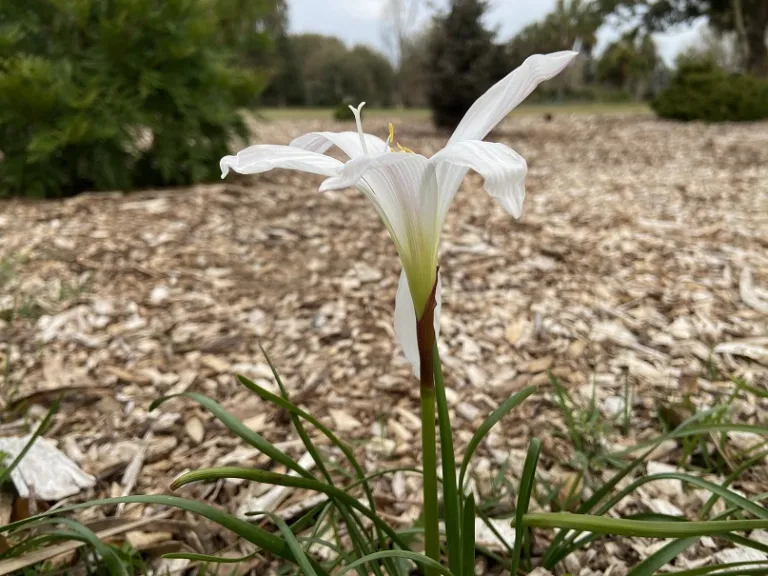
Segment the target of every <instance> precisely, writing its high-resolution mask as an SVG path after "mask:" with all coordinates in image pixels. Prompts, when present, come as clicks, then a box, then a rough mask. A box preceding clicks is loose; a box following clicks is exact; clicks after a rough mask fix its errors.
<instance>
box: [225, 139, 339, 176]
mask: <svg viewBox="0 0 768 576" xmlns="http://www.w3.org/2000/svg"><path fill="white" fill-rule="evenodd" d="M219 166H221V177H222V178H224V177H225V176H226V175H227V174H229V171H230V169H231V170H234V171H235V172H238V173H239V174H258V173H260V172H267V171H268V170H272V169H274V168H285V169H288V170H299V171H301V172H310V173H312V174H322V175H323V176H332V175H333V174H336V173H338V172H339V171H340V170H341V169H342V167H343V166H344V164H343V163H341V162H339V161H338V160H336V158H331V157H330V156H326V155H324V154H318V153H317V152H309V151H307V150H302V149H300V148H293V147H291V146H273V145H267V144H260V145H257V146H250V147H249V148H246V149H245V150H241V151H240V152H238V153H237V155H236V156H224V158H222V159H221V161H220V162H219Z"/></svg>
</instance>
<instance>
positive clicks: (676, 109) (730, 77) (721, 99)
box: [652, 60, 768, 122]
mask: <svg viewBox="0 0 768 576" xmlns="http://www.w3.org/2000/svg"><path fill="white" fill-rule="evenodd" d="M652 107H653V109H654V111H655V112H656V113H657V114H658V115H659V116H661V117H662V118H670V119H673V120H682V121H685V122H688V121H692V120H703V121H705V122H746V121H754V120H762V119H765V118H768V80H765V79H761V78H755V77H752V76H747V75H743V74H728V73H727V72H725V71H723V70H722V69H720V68H718V67H717V66H716V65H715V64H713V63H711V62H708V61H701V60H697V61H690V62H684V63H682V64H681V66H680V68H679V69H678V71H677V73H676V75H675V76H674V77H673V79H672V82H671V84H670V86H669V88H667V89H666V90H665V91H663V92H662V93H661V94H659V96H658V97H657V98H656V99H655V100H654V101H653V102H652Z"/></svg>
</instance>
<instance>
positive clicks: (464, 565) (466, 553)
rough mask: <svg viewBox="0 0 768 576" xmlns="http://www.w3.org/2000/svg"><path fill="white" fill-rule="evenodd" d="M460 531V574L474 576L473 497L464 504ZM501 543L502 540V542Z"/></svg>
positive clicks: (468, 498)
mask: <svg viewBox="0 0 768 576" xmlns="http://www.w3.org/2000/svg"><path fill="white" fill-rule="evenodd" d="M462 519H463V527H462V530H461V574H462V576H475V495H474V494H470V495H469V496H468V497H467V499H466V502H465V504H464V513H463V514H462ZM502 542H503V540H502Z"/></svg>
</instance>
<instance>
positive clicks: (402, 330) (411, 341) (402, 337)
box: [395, 270, 443, 378]
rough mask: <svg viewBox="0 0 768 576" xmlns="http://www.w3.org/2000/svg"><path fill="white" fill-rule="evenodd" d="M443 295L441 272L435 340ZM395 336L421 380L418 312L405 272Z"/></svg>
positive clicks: (402, 274)
mask: <svg viewBox="0 0 768 576" xmlns="http://www.w3.org/2000/svg"><path fill="white" fill-rule="evenodd" d="M442 293H443V281H442V279H441V278H440V272H438V273H437V289H436V290H435V339H438V338H439V337H440V311H441V310H442ZM395 336H396V337H397V341H398V342H399V343H400V346H401V347H402V349H403V354H405V357H406V359H407V360H408V362H410V363H411V366H412V367H413V374H414V375H415V376H416V378H419V377H420V375H421V365H420V363H419V343H418V340H417V337H416V311H415V310H414V307H413V300H412V299H411V291H410V289H409V287H408V278H407V277H406V275H405V270H403V271H402V272H401V273H400V282H399V283H398V285H397V296H395Z"/></svg>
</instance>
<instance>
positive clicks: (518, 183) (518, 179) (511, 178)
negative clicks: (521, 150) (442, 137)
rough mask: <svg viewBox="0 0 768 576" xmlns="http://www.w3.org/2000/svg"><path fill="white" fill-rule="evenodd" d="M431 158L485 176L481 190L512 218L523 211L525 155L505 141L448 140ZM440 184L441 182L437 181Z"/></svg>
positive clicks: (438, 162)
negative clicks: (501, 142)
mask: <svg viewBox="0 0 768 576" xmlns="http://www.w3.org/2000/svg"><path fill="white" fill-rule="evenodd" d="M430 161H431V162H433V163H436V164H438V165H439V164H441V163H448V164H451V165H453V166H459V167H461V168H471V169H472V170H474V171H475V172H477V173H478V174H480V175H481V176H482V177H483V178H485V185H484V187H485V190H486V192H488V194H490V195H491V196H492V197H493V198H495V199H496V201H497V202H498V203H499V204H501V206H502V207H503V208H504V209H505V210H506V211H507V212H509V213H510V214H511V215H512V216H514V217H515V218H520V216H521V214H522V213H523V200H524V199H525V175H526V173H527V171H528V166H527V165H526V163H525V159H524V158H523V157H522V156H520V154H518V153H517V152H515V151H514V150H512V148H510V147H509V146H507V145H505V144H498V143H495V142H481V141H479V140H468V141H463V142H454V143H452V144H448V146H446V147H445V148H443V149H442V150H440V152H438V153H437V154H435V155H434V156H432V158H431V160H430ZM440 185H441V186H442V185H443V183H442V182H440Z"/></svg>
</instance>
